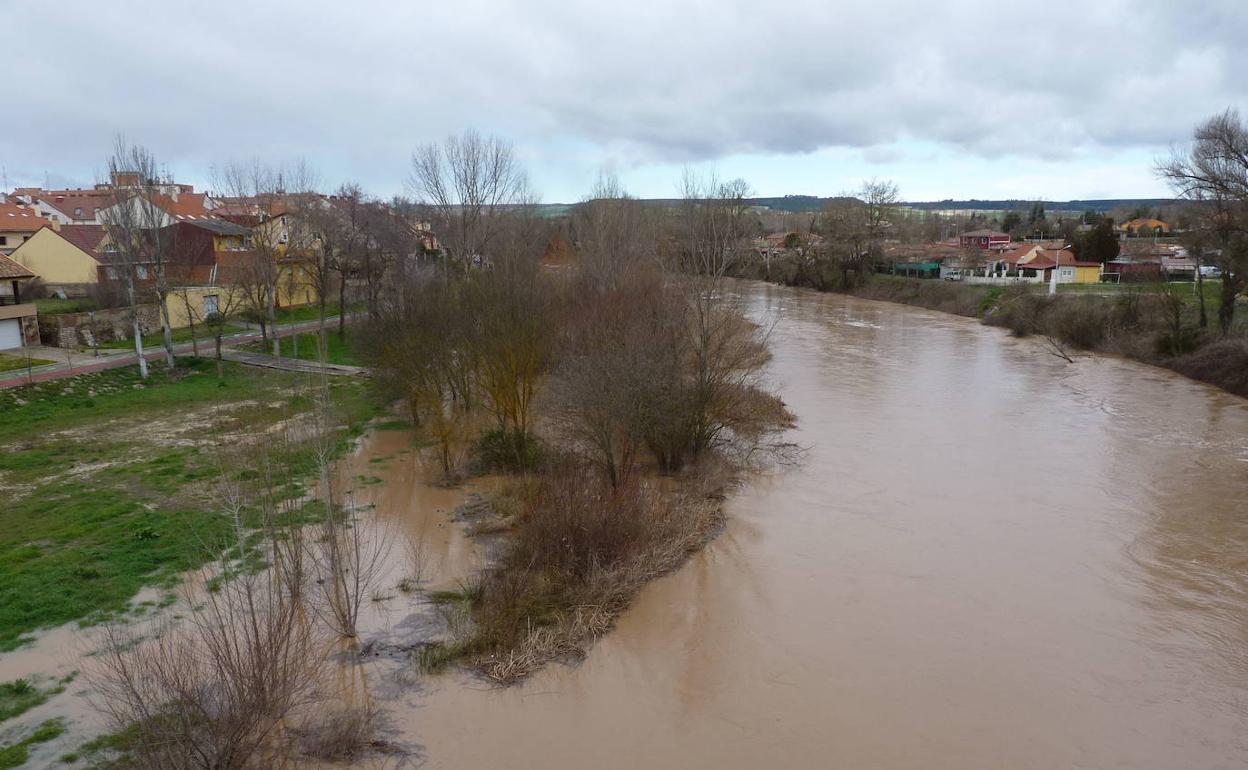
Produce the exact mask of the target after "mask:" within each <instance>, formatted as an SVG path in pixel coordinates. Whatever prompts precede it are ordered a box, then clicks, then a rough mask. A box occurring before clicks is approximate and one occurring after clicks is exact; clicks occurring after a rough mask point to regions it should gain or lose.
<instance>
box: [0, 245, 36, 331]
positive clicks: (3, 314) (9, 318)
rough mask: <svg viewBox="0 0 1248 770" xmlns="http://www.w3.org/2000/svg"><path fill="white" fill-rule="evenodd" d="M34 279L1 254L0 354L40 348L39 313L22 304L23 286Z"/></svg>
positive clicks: (26, 270)
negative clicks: (11, 350) (22, 348)
mask: <svg viewBox="0 0 1248 770" xmlns="http://www.w3.org/2000/svg"><path fill="white" fill-rule="evenodd" d="M34 277H35V274H34V273H33V272H31V270H30V269H28V268H26V267H23V266H22V265H21V264H19V263H17V262H14V261H13V260H12V259H9V258H8V257H6V256H4V255H3V254H0V350H9V349H12V348H20V347H25V346H26V345H38V344H39V319H38V314H39V311H38V310H36V309H35V305H34V303H33V302H23V301H22V299H23V298H22V285H23V284H24V283H25V282H27V281H29V280H30V279H32V278H34Z"/></svg>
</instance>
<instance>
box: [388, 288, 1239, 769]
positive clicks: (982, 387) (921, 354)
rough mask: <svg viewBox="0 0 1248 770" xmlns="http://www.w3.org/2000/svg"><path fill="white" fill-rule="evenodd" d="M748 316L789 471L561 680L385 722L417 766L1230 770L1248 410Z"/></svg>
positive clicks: (971, 336)
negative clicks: (792, 453) (768, 371)
mask: <svg viewBox="0 0 1248 770" xmlns="http://www.w3.org/2000/svg"><path fill="white" fill-rule="evenodd" d="M742 290H743V291H744V294H745V296H744V299H745V301H746V302H747V303H748V306H749V308H750V311H751V313H752V314H754V315H755V316H756V317H758V318H759V319H774V321H775V327H774V332H773V336H772V347H773V350H774V353H775V360H774V362H773V366H772V377H773V379H774V382H775V384H776V385H777V386H778V387H780V388H781V389H782V391H783V395H784V397H785V400H786V401H787V402H788V403H789V405H790V407H791V408H792V410H793V411H794V412H795V413H796V414H797V416H798V419H799V426H798V428H797V430H796V431H794V434H793V439H794V440H795V441H797V442H799V443H801V444H802V445H804V446H805V447H807V448H808V451H807V453H806V457H805V459H804V461H803V463H802V464H801V466H800V467H797V468H795V469H790V470H787V471H784V472H781V473H777V474H773V475H771V476H769V477H766V478H761V479H756V480H753V481H751V483H750V484H749V485H748V486H747V487H746V489H744V490H743V491H742V492H741V493H739V494H738V495H736V496H735V497H734V498H733V499H732V500H731V501H730V503H729V514H730V515H729V519H730V520H729V524H728V527H727V530H726V531H725V533H724V534H723V535H722V536H721V537H720V538H719V539H718V540H716V541H715V542H714V543H712V544H711V545H710V546H709V547H708V548H707V549H706V550H705V551H704V552H703V553H701V554H699V555H697V556H695V557H694V558H693V559H691V560H690V562H689V563H688V564H686V565H685V566H684V567H683V568H682V569H681V570H680V571H679V572H677V573H675V574H673V575H671V576H669V577H666V578H663V579H661V580H659V581H656V582H655V583H653V584H651V585H650V586H648V587H647V588H646V589H645V590H644V591H643V593H642V594H641V596H640V597H639V598H638V600H637V602H636V603H635V604H634V606H633V607H632V608H630V610H629V611H628V612H627V613H626V614H625V615H624V616H623V617H622V618H621V620H620V623H619V625H618V628H617V629H616V630H614V631H613V632H611V633H610V634H608V635H607V636H606V637H604V638H603V639H602V640H600V641H599V642H598V644H597V645H596V646H595V647H594V648H593V650H592V651H591V653H590V655H589V657H588V658H587V659H586V660H585V661H584V662H583V663H582V664H580V665H579V666H576V667H569V666H564V665H555V666H551V667H548V668H547V669H545V670H544V671H542V672H540V673H539V674H537V675H536V676H534V677H532V678H531V679H530V680H529V681H528V682H526V683H525V684H523V685H521V686H517V687H512V688H509V689H496V688H491V687H489V686H487V685H486V684H484V683H482V682H480V681H477V680H474V679H472V678H470V677H468V676H466V675H463V674H450V675H443V676H440V677H435V678H432V679H429V680H426V682H425V683H424V684H423V685H422V687H421V688H420V689H419V690H418V691H417V692H415V693H412V692H406V693H404V694H403V695H401V696H394V697H392V698H391V699H389V700H385V699H384V698H383V703H384V705H385V706H386V707H387V710H388V716H389V721H390V723H391V725H392V727H394V728H395V730H396V731H397V732H398V733H399V734H400V735H401V736H402V738H403V740H405V741H408V742H411V743H414V744H418V745H419V746H420V747H421V748H422V758H423V760H424V763H425V764H424V766H425V767H429V768H499V767H508V768H583V767H595V768H638V767H646V768H683V769H690V768H716V770H732V769H733V768H743V769H744V768H760V767H821V768H822V767H844V768H885V769H892V768H924V769H925V770H926V769H930V768H951V769H953V768H956V769H957V770H968V769H972V768H994V769H996V768H1046V769H1047V768H1057V767H1062V768H1167V769H1170V768H1242V767H1245V766H1248V402H1246V401H1244V400H1243V399H1238V398H1235V397H1232V396H1229V395H1226V394H1223V393H1220V392H1218V391H1215V390H1213V389H1211V388H1208V387H1205V386H1203V385H1200V384H1197V383H1193V382H1190V381H1187V380H1184V379H1182V378H1180V377H1178V376H1176V375H1173V374H1170V373H1168V372H1166V371H1163V370H1159V369H1153V368H1149V367H1145V366H1142V365H1137V364H1134V363H1131V362H1127V361H1123V360H1119V359H1115V358H1112V357H1080V358H1079V360H1078V361H1077V363H1075V364H1067V363H1065V362H1064V361H1061V360H1060V359H1058V358H1056V357H1054V356H1052V355H1049V354H1047V353H1046V352H1045V351H1044V349H1043V348H1042V347H1041V346H1040V345H1039V344H1038V343H1037V342H1036V341H1034V340H1025V339H1024V340H1018V339H1012V338H1010V337H1008V336H1007V335H1006V334H1005V333H1003V332H1002V331H1001V330H997V329H990V328H986V327H983V326H980V325H979V324H977V323H975V322H973V321H969V320H966V319H961V318H956V317H952V316H947V315H942V314H937V313H931V312H926V311H922V310H916V309H913V308H907V307H901V306H897V305H889V304H883V303H872V302H867V301H861V300H855V299H852V298H846V297H840V296H834V295H820V294H815V293H810V292H805V291H798V290H792V289H785V288H779V287H769V286H764V285H745V286H743V287H742ZM370 451H371V450H370ZM387 475H390V474H387ZM396 494H397V496H396V497H395V498H394V499H393V500H392V502H396V503H397V502H400V501H402V500H404V499H406V498H408V497H410V496H411V492H410V490H409V492H403V493H396ZM378 502H379V509H378V510H379V511H380V512H381V514H382V516H383V517H391V518H392V519H394V520H396V521H402V520H404V518H405V517H408V516H412V517H415V520H417V521H425V520H426V519H427V518H428V514H427V513H417V512H414V511H411V512H408V511H402V510H394V509H391V510H389V511H385V510H382V509H383V508H384V507H385V503H384V502H383V501H380V500H379V501H378ZM420 526H421V528H422V529H423V530H424V531H428V526H427V525H420ZM447 542H448V544H447V547H446V548H443V549H442V550H441V552H442V553H445V554H448V555H449V556H448V558H449V559H450V560H451V561H453V560H454V559H455V558H458V557H456V556H455V548H456V547H458V548H466V547H468V546H464V545H463V544H462V543H460V545H459V546H454V545H453V544H451V543H450V541H447ZM459 555H460V556H463V557H465V561H464V562H463V563H462V565H461V566H463V567H464V568H468V567H469V566H471V565H472V564H473V563H477V562H476V561H475V559H474V558H472V557H471V554H466V553H465V552H462V551H461V552H459ZM378 673H379V672H378ZM376 678H377V680H378V681H380V680H382V679H384V677H382V676H380V675H378V676H377V677H376Z"/></svg>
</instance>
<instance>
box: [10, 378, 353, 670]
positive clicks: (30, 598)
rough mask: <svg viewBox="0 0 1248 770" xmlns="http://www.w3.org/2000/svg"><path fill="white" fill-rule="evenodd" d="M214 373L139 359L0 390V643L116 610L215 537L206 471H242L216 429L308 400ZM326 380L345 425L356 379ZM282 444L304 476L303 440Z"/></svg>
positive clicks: (278, 385)
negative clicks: (141, 369) (139, 363)
mask: <svg viewBox="0 0 1248 770" xmlns="http://www.w3.org/2000/svg"><path fill="white" fill-rule="evenodd" d="M214 372H215V369H214V365H213V362H208V361H193V362H189V363H188V364H187V366H186V368H185V369H179V370H178V372H176V373H174V374H169V373H167V372H165V371H164V370H163V368H162V367H160V366H156V367H153V373H152V376H151V378H150V379H149V380H147V381H146V382H141V381H140V380H139V379H138V375H137V372H135V371H133V370H130V369H125V370H111V371H107V372H100V373H94V374H89V375H84V376H82V377H77V378H72V379H67V380H60V381H57V382H53V383H44V384H39V385H32V386H27V387H24V388H15V389H11V390H7V391H3V392H0V409H2V410H3V411H4V414H5V420H4V422H3V425H0V447H2V448H3V451H0V490H3V491H4V492H5V494H6V498H7V499H6V517H5V520H6V526H5V527H4V529H3V530H2V531H0V651H4V650H12V649H14V648H16V647H18V646H20V645H21V644H22V643H23V642H24V641H26V640H27V639H29V638H30V637H29V634H30V633H31V632H33V631H35V630H37V629H39V628H46V627H50V626H56V625H60V624H62V623H65V622H68V621H73V620H78V621H82V622H84V623H92V622H97V621H100V620H104V619H107V618H110V617H115V616H116V615H117V614H119V613H124V612H126V611H127V610H128V609H129V608H128V603H129V601H130V599H131V598H132V597H133V596H135V594H137V593H138V591H139V590H140V589H141V588H143V587H144V586H169V585H171V581H173V580H175V579H176V576H177V575H178V574H180V573H182V572H184V571H186V570H188V569H191V568H193V567H195V566H198V565H199V564H201V563H202V562H203V561H204V559H205V558H207V556H206V554H207V553H208V552H209V548H208V546H210V544H212V543H214V542H217V541H218V540H219V539H220V538H221V537H222V536H223V535H224V534H225V530H224V525H225V522H224V521H223V520H222V519H221V517H220V516H218V515H217V514H215V513H213V512H211V511H212V506H211V505H209V504H208V498H209V496H210V493H211V488H212V481H213V479H215V478H217V477H219V475H220V474H221V473H222V471H223V469H224V470H225V472H227V473H233V474H235V475H236V477H238V478H240V479H243V478H245V477H246V476H247V475H248V473H249V472H251V470H252V469H247V468H243V467H233V468H231V467H227V466H226V465H223V462H222V456H221V452H220V450H219V447H218V446H217V444H219V443H220V442H222V441H224V440H226V439H225V437H224V435H223V434H235V433H237V432H238V430H240V429H245V430H247V431H250V432H253V433H254V432H257V431H262V430H264V429H266V427H268V426H274V425H277V424H278V423H279V422H280V421H282V420H286V419H289V418H290V417H291V416H292V415H297V414H299V412H300V411H302V410H307V409H310V408H311V404H310V401H309V400H308V399H306V398H299V397H294V396H292V393H293V389H295V388H298V387H299V386H300V384H301V383H300V380H299V379H298V378H297V376H296V375H291V374H288V373H283V372H276V371H271V370H259V369H246V368H243V367H241V366H237V365H232V364H231V365H227V367H226V369H225V372H226V376H225V379H224V380H222V381H220V382H218V380H217V378H216V376H215V373H214ZM331 385H332V387H333V388H334V399H335V401H336V403H337V404H338V405H339V407H340V410H341V412H342V414H343V417H344V420H345V421H347V422H348V423H351V424H358V423H361V422H363V420H364V419H366V418H368V417H370V416H372V414H374V412H375V410H374V407H373V406H372V405H371V402H370V400H369V399H368V397H367V394H366V392H365V391H364V388H363V386H362V385H361V384H359V383H357V382H354V381H337V380H336V381H335V382H334V383H332V384H331ZM258 404H267V405H269V406H267V407H266V408H264V409H260V408H256V407H257V405H258ZM237 409H243V410H245V420H244V423H245V425H242V426H238V425H235V420H236V418H237V417H238V416H237V415H235V414H234V411H235V410H237ZM342 442H343V445H344V447H345V444H346V432H344V434H343V438H342ZM229 443H231V444H235V445H236V444H237V443H239V442H238V441H237V440H234V441H230V442H229ZM286 453H287V454H289V455H290V457H288V458H286V459H288V460H289V461H290V463H291V464H292V466H294V467H296V468H301V469H303V470H305V471H310V469H311V467H312V462H311V461H312V457H311V452H310V449H308V448H306V447H301V446H299V445H296V444H292V445H290V446H289V448H288V449H287V450H286ZM297 492H298V491H297V490H294V489H291V490H287V493H288V494H291V495H295V494H297Z"/></svg>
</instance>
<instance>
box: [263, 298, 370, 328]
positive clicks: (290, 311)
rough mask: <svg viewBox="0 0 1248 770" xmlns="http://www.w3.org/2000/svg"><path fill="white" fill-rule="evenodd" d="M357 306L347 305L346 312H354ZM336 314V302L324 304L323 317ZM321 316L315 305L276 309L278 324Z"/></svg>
mask: <svg viewBox="0 0 1248 770" xmlns="http://www.w3.org/2000/svg"><path fill="white" fill-rule="evenodd" d="M358 309H359V307H358V306H356V305H349V306H348V307H347V312H348V313H350V312H354V311H356V310H358ZM336 315H338V303H337V302H330V303H327V304H326V305H325V317H326V318H333V317H334V316H336ZM320 317H321V311H320V308H318V307H317V306H316V305H300V306H299V307H284V308H280V309H278V311H277V322H278V323H279V324H290V323H304V322H307V321H315V320H317V319H319V318H320Z"/></svg>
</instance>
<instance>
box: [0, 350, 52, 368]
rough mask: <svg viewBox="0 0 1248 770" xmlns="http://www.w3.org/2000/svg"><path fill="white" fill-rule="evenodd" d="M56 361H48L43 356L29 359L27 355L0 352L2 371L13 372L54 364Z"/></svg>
mask: <svg viewBox="0 0 1248 770" xmlns="http://www.w3.org/2000/svg"><path fill="white" fill-rule="evenodd" d="M54 363H56V362H55V361H48V360H47V359H43V358H31V359H29V360H27V358H26V356H19V355H15V354H13V353H0V372H12V371H16V370H18V369H25V368H26V367H28V366H30V367H35V366H45V365H47V364H54Z"/></svg>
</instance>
